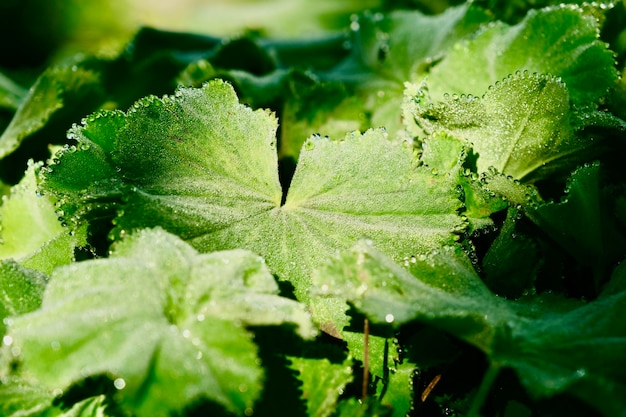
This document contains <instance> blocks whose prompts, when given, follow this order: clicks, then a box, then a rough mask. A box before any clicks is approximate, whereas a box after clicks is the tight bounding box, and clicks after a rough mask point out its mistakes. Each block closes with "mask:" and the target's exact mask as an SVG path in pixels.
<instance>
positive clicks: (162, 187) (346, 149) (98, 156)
mask: <svg viewBox="0 0 626 417" xmlns="http://www.w3.org/2000/svg"><path fill="white" fill-rule="evenodd" d="M276 124H277V123H276V119H275V118H274V116H272V115H271V114H269V113H268V112H266V111H262V110H257V111H252V110H251V109H249V108H247V107H245V106H243V105H241V104H239V103H238V101H237V97H236V95H235V93H234V91H233V89H232V87H230V85H228V84H226V83H224V82H222V81H213V82H210V83H209V84H207V85H205V86H204V87H203V88H202V89H181V90H179V91H178V93H177V95H176V96H174V97H164V98H163V99H157V98H148V99H145V100H142V101H140V102H138V103H137V104H136V105H135V106H134V107H133V109H132V110H131V111H129V112H128V113H127V114H123V113H122V112H113V113H100V114H97V115H95V116H92V117H90V118H88V119H87V120H86V122H85V126H83V127H79V128H77V129H75V130H74V131H73V132H72V133H71V134H73V135H74V137H75V138H76V139H77V140H78V145H77V148H78V151H76V152H68V151H64V152H62V153H61V154H59V155H57V156H58V159H59V162H58V163H56V164H54V165H52V166H51V167H50V170H49V171H48V172H47V173H46V175H45V180H44V183H43V188H44V189H45V190H46V191H48V192H52V193H54V194H56V195H57V197H58V198H59V199H60V201H61V208H62V209H63V210H64V212H65V215H66V219H67V221H68V222H70V223H72V222H73V223H75V224H76V223H78V224H80V223H81V222H83V221H84V219H87V220H88V219H89V216H90V215H91V216H94V215H96V214H100V215H101V214H102V213H103V212H107V213H108V215H109V216H115V215H116V218H115V220H114V221H115V223H116V224H117V227H116V230H115V233H116V234H117V235H119V236H122V235H124V234H125V233H126V232H127V231H130V230H132V229H136V228H142V227H152V226H161V227H163V228H165V229H166V230H168V231H170V232H173V233H176V234H178V235H179V236H181V237H182V238H183V239H185V240H187V241H188V242H190V243H191V244H192V245H193V246H194V247H195V248H197V249H198V250H200V251H202V252H209V251H214V250H221V249H233V248H244V249H249V250H251V251H253V252H255V253H258V254H259V255H261V256H263V257H264V258H265V259H266V260H267V262H268V265H269V266H270V268H271V269H272V272H273V273H276V274H277V275H278V276H279V278H281V279H287V280H290V281H291V282H292V284H293V285H294V287H295V293H296V296H297V297H298V298H299V299H300V300H301V301H306V300H307V297H308V288H309V285H310V284H309V282H310V280H309V273H310V270H311V268H313V267H314V266H315V265H317V264H319V263H320V262H322V261H323V260H324V259H326V258H328V257H329V256H330V255H331V254H333V253H334V251H335V250H336V249H341V248H347V247H350V246H351V245H353V244H354V243H355V242H356V241H357V240H359V239H362V238H369V239H372V240H374V241H375V242H376V244H377V245H378V246H379V247H380V248H381V249H382V250H385V251H386V252H387V253H389V254H394V255H395V256H399V257H404V256H408V255H413V254H414V253H423V252H425V251H428V250H430V249H432V248H434V247H437V246H439V245H441V244H446V243H451V242H453V241H455V239H456V238H457V233H458V232H459V231H460V230H461V229H462V228H463V226H464V223H463V220H462V219H461V218H460V217H459V216H458V214H457V211H458V210H459V209H460V207H461V202H460V200H459V199H458V192H457V191H456V189H455V183H454V182H453V181H450V180H449V179H445V178H436V177H433V176H432V174H431V172H430V170H429V169H426V168H424V167H418V166H417V165H418V163H417V161H416V159H415V157H414V155H413V153H412V150H411V149H410V147H407V146H405V145H404V144H402V143H399V142H393V141H390V140H389V139H388V138H387V137H386V136H385V134H384V133H383V132H381V131H368V132H366V133H365V134H362V135H361V134H358V133H354V134H349V135H347V136H346V138H345V139H344V140H339V141H335V140H330V139H327V138H319V137H312V138H309V139H308V140H307V141H306V143H305V145H304V146H303V149H302V152H301V154H300V159H299V161H298V166H297V169H296V172H295V174H294V177H293V179H292V181H291V184H290V186H289V190H288V193H287V196H286V197H285V198H284V203H281V201H282V200H283V197H282V190H281V185H280V183H279V180H278V170H277V156H276V146H275V143H276V137H275V130H276Z"/></svg>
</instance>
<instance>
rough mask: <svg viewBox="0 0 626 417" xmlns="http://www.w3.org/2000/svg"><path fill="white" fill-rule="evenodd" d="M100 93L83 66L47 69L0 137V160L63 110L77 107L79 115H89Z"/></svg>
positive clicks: (94, 74) (93, 77)
mask: <svg viewBox="0 0 626 417" xmlns="http://www.w3.org/2000/svg"><path fill="white" fill-rule="evenodd" d="M100 89H101V86H100V75H99V73H98V72H97V71H94V70H92V69H89V68H87V67H86V66H83V65H78V64H76V65H68V66H57V67H51V68H49V69H47V70H46V71H45V72H44V73H43V74H42V75H41V76H40V77H39V78H38V79H37V81H36V82H35V84H34V85H33V86H32V87H31V89H30V91H29V93H28V95H27V96H26V97H25V98H24V99H23V100H22V101H21V104H20V106H19V108H18V109H17V112H16V113H15V115H14V117H13V119H12V120H11V123H10V124H9V126H7V128H6V129H5V130H4V132H3V133H2V136H0V159H2V158H4V157H6V156H7V155H9V154H11V153H13V152H14V151H15V150H16V149H17V148H18V147H19V146H20V145H21V143H22V142H23V141H24V140H26V139H27V138H29V137H31V136H32V135H33V134H34V133H36V132H38V131H39V130H41V129H42V128H43V127H44V126H45V125H46V124H48V123H49V122H50V120H51V119H52V118H53V117H59V115H60V114H63V111H64V109H65V112H66V113H70V112H71V111H74V110H75V109H74V107H73V106H80V107H81V110H82V111H83V112H84V113H82V114H85V113H86V112H89V111H93V109H94V108H95V103H96V102H97V103H99V101H100V95H101V90H100ZM79 117H80V116H79ZM46 140H48V141H51V140H54V139H51V138H47V139H46ZM48 143H49V142H48Z"/></svg>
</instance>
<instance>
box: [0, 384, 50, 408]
mask: <svg viewBox="0 0 626 417" xmlns="http://www.w3.org/2000/svg"><path fill="white" fill-rule="evenodd" d="M55 398H56V396H55V395H54V394H52V393H51V392H50V391H49V390H46V389H44V388H43V387H41V386H39V385H37V384H33V383H29V382H27V381H24V380H20V379H18V378H10V379H9V380H8V381H5V380H3V381H2V383H1V384H0V414H1V415H2V416H5V417H56V416H58V415H60V414H61V410H60V409H59V408H58V407H56V406H55V405H53V402H54V400H55Z"/></svg>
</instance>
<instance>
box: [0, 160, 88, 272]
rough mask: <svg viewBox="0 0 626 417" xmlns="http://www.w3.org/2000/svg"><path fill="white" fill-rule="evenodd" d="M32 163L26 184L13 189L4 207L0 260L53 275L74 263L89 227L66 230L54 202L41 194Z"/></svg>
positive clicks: (37, 167) (0, 218)
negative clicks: (54, 272)
mask: <svg viewBox="0 0 626 417" xmlns="http://www.w3.org/2000/svg"><path fill="white" fill-rule="evenodd" d="M40 168H41V164H35V163H30V165H29V167H28V169H27V171H26V174H25V176H24V178H23V179H22V181H21V182H20V183H19V184H17V185H15V186H14V187H12V189H11V195H10V196H9V197H5V198H4V199H3V200H4V201H3V204H2V206H1V207H0V216H1V217H0V221H1V224H2V243H0V259H7V258H12V259H15V260H17V261H19V262H20V263H21V264H23V265H24V266H26V267H29V268H33V269H36V270H39V271H41V272H44V273H47V274H49V273H51V272H52V270H53V269H54V268H55V267H56V266H58V265H64V264H68V263H70V262H71V261H73V260H74V249H75V248H77V247H80V246H86V234H85V228H84V227H83V228H78V229H76V230H74V231H71V230H70V229H68V228H67V227H63V226H62V225H61V222H60V221H59V219H58V216H57V214H56V212H55V206H54V202H53V200H51V199H50V198H49V197H48V196H43V195H41V194H39V193H38V192H37V171H38V170H39V169H40Z"/></svg>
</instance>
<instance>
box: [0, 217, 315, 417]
mask: <svg viewBox="0 0 626 417" xmlns="http://www.w3.org/2000/svg"><path fill="white" fill-rule="evenodd" d="M277 293H278V287H277V285H276V283H275V281H274V278H273V277H272V275H271V274H270V273H269V272H268V270H267V268H266V266H265V263H264V261H263V260H262V259H261V258H259V257H258V256H256V255H253V254H251V253H249V252H246V251H243V250H235V251H228V252H216V253H213V254H206V255H201V254H198V253H197V252H196V251H195V250H194V249H193V248H192V247H190V246H189V245H188V244H186V243H185V242H183V241H182V240H180V239H179V238H177V237H175V236H173V235H171V234H168V233H166V232H164V231H163V230H159V229H152V230H145V231H138V232H136V233H135V234H133V235H131V236H129V237H128V238H126V239H125V240H124V241H122V242H120V243H119V244H117V245H116V248H115V250H114V252H113V253H112V254H111V256H110V258H108V259H101V260H93V261H85V262H80V263H74V264H72V265H70V266H66V267H60V268H57V269H56V270H55V271H54V273H53V274H52V276H51V280H50V284H49V285H48V287H47V289H46V293H45V296H44V300H43V304H42V307H41V308H40V309H39V310H36V311H34V312H32V313H29V314H25V315H21V316H19V317H15V318H14V319H13V321H12V324H11V326H10V331H9V335H8V336H7V338H5V344H6V345H8V347H10V351H11V353H12V354H13V355H16V356H15V359H16V360H18V361H20V362H21V363H22V366H21V368H20V369H21V372H22V375H25V376H28V377H30V376H34V377H36V378H37V380H38V381H40V382H41V383H42V384H43V385H44V386H45V387H47V388H48V389H50V390H56V391H60V392H63V391H64V390H67V389H68V388H69V387H70V386H71V385H72V384H75V383H78V382H80V381H82V380H83V379H84V378H88V377H95V376H101V375H106V376H108V377H110V378H111V379H112V380H114V382H113V384H114V386H115V388H116V389H117V390H118V393H117V394H116V398H117V399H118V400H119V401H120V402H121V404H122V405H123V406H124V407H125V408H126V409H128V410H130V411H132V412H133V413H134V415H137V416H140V417H141V416H146V417H147V416H151V417H153V416H166V415H169V414H170V413H171V412H176V411H180V410H181V409H183V408H184V407H186V406H187V405H188V404H189V403H190V402H192V401H196V400H202V399H210V400H212V401H214V402H216V403H219V404H221V405H222V406H223V407H225V408H226V409H227V410H230V411H232V412H235V413H236V414H239V415H243V414H244V413H247V412H249V410H251V409H252V407H253V405H254V401H255V400H256V399H257V398H258V397H259V395H260V393H261V389H262V385H261V382H262V377H263V370H262V368H261V366H260V363H259V360H258V357H257V349H256V346H255V344H254V343H253V342H252V335H251V333H250V332H248V331H247V330H246V328H245V326H249V325H280V324H283V323H288V324H292V325H295V327H296V329H297V330H298V332H299V333H300V334H301V335H302V336H304V337H310V336H313V335H314V334H315V331H314V329H313V327H312V324H311V322H310V319H309V316H308V313H306V312H305V310H304V307H303V306H302V305H300V304H298V303H297V302H295V301H292V300H288V299H285V298H281V297H279V296H278V295H277Z"/></svg>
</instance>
